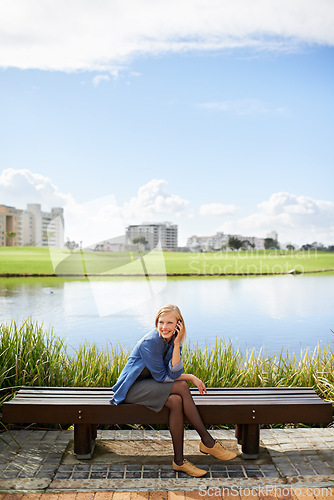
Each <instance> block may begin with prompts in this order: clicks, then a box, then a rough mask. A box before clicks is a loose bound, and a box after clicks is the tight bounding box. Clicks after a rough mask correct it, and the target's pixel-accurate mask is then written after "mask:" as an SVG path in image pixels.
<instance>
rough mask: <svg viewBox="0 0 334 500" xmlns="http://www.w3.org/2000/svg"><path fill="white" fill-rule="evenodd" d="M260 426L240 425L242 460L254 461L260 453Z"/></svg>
mask: <svg viewBox="0 0 334 500" xmlns="http://www.w3.org/2000/svg"><path fill="white" fill-rule="evenodd" d="M259 448H260V426H259V424H243V425H242V458H244V459H245V460H254V459H255V458H258V456H259V451H260V449H259Z"/></svg>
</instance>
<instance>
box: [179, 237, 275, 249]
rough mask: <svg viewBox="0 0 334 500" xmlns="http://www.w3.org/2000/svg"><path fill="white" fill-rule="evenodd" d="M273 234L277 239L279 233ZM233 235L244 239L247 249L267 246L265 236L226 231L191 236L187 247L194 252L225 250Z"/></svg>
mask: <svg viewBox="0 0 334 500" xmlns="http://www.w3.org/2000/svg"><path fill="white" fill-rule="evenodd" d="M272 235H274V236H276V240H275V241H277V233H275V232H272V233H270V237H271V236H272ZM231 236H233V237H234V238H238V239H239V240H241V241H243V242H244V245H243V247H244V248H245V249H246V250H252V249H254V250H264V248H265V247H264V242H265V238H257V237H256V236H242V235H240V234H224V233H217V234H215V235H213V236H191V237H190V238H188V240H187V247H188V248H189V249H190V251H192V252H198V251H204V252H207V251H210V250H211V251H212V250H213V251H219V250H224V249H226V248H227V247H228V240H229V238H230V237H231ZM268 237H269V235H268Z"/></svg>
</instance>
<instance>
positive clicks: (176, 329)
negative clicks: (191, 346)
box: [174, 319, 181, 337]
mask: <svg viewBox="0 0 334 500" xmlns="http://www.w3.org/2000/svg"><path fill="white" fill-rule="evenodd" d="M180 323H181V320H179V319H178V320H177V323H176V327H175V330H174V335H175V337H177V334H178V333H179V326H178V325H179V324H180Z"/></svg>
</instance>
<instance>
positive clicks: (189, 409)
mask: <svg viewBox="0 0 334 500" xmlns="http://www.w3.org/2000/svg"><path fill="white" fill-rule="evenodd" d="M170 394H171V396H172V395H174V394H175V395H179V396H181V398H182V403H183V413H184V414H185V416H186V417H187V419H188V420H189V422H190V424H191V425H192V427H193V428H194V429H195V430H196V431H197V432H198V434H199V435H200V437H201V440H202V443H203V444H204V445H205V446H207V447H208V448H211V447H212V446H214V444H215V440H214V439H213V437H212V436H211V435H210V434H209V432H208V431H207V430H206V428H205V426H204V424H203V421H202V419H201V416H200V414H199V412H198V409H197V407H196V405H195V403H194V400H193V398H192V395H191V392H190V390H189V386H188V384H187V382H186V381H185V380H178V381H176V382H174V385H173V389H172V390H171V393H170ZM171 396H170V397H171ZM167 401H168V400H167ZM182 426H183V424H182Z"/></svg>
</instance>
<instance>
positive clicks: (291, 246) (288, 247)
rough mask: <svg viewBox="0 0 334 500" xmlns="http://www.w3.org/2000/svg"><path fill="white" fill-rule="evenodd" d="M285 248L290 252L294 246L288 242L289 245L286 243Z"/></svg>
mask: <svg viewBox="0 0 334 500" xmlns="http://www.w3.org/2000/svg"><path fill="white" fill-rule="evenodd" d="M286 249H287V250H290V251H291V252H292V250H294V249H295V247H294V246H293V245H290V244H289V245H287V246H286Z"/></svg>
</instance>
